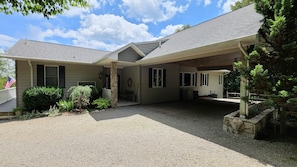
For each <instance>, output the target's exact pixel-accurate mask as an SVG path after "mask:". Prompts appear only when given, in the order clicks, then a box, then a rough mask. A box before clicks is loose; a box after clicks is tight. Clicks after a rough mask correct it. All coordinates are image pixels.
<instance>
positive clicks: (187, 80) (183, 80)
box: [179, 72, 197, 87]
mask: <svg viewBox="0 0 297 167" xmlns="http://www.w3.org/2000/svg"><path fill="white" fill-rule="evenodd" d="M179 78H180V80H179V85H180V86H183V87H186V86H189V87H190V86H192V87H193V86H196V79H197V74H196V73H194V72H181V73H180V74H179Z"/></svg>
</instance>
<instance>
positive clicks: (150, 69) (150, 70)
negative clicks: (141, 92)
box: [149, 68, 153, 88]
mask: <svg viewBox="0 0 297 167" xmlns="http://www.w3.org/2000/svg"><path fill="white" fill-rule="evenodd" d="M152 78H153V69H152V68H149V88H152V87H153V83H152Z"/></svg>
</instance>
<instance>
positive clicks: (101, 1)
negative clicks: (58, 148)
mask: <svg viewBox="0 0 297 167" xmlns="http://www.w3.org/2000/svg"><path fill="white" fill-rule="evenodd" d="M87 1H88V4H89V5H90V7H86V8H81V7H70V9H69V10H67V11H65V12H64V13H63V15H64V16H67V17H73V16H81V15H83V14H85V13H90V12H91V11H92V10H93V9H99V8H101V7H103V6H105V5H106V4H107V3H108V4H112V3H113V0H87Z"/></svg>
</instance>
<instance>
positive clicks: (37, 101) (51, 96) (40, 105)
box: [23, 86, 63, 111]
mask: <svg viewBox="0 0 297 167" xmlns="http://www.w3.org/2000/svg"><path fill="white" fill-rule="evenodd" d="M62 98H63V89H62V88H54V87H44V86H42V87H39V86H36V87H31V88H28V89H26V90H25V91H24V93H23V102H24V105H25V109H26V110H27V111H32V110H38V111H42V110H48V109H49V108H50V106H53V105H55V104H56V103H57V102H58V101H59V100H61V99H62Z"/></svg>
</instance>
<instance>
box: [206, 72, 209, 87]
mask: <svg viewBox="0 0 297 167" xmlns="http://www.w3.org/2000/svg"><path fill="white" fill-rule="evenodd" d="M208 81H209V74H207V80H206V82H207V86H208Z"/></svg>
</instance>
